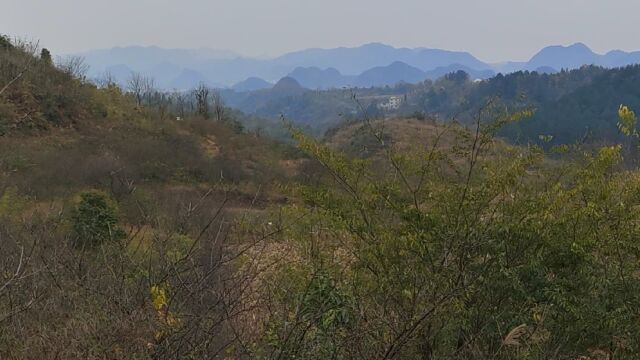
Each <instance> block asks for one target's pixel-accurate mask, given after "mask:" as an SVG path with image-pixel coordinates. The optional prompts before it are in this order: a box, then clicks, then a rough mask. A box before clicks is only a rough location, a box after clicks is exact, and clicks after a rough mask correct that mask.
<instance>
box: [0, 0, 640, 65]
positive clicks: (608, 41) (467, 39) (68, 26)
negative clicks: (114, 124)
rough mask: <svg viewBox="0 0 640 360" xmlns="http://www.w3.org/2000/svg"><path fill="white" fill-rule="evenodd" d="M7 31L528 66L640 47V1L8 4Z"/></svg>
mask: <svg viewBox="0 0 640 360" xmlns="http://www.w3.org/2000/svg"><path fill="white" fill-rule="evenodd" d="M0 9H2V11H0V33H5V34H8V35H13V36H20V37H27V38H29V39H37V40H40V44H41V45H42V46H45V47H49V48H50V49H52V50H53V51H54V52H55V53H66V52H78V51H82V50H88V49H96V48H106V47H112V46H124V45H158V46H162V47H180V48H195V47H210V48H216V49H229V50H235V51H237V52H240V53H241V54H246V55H279V54H281V53H283V52H286V51H291V50H298V49H302V48H309V47H336V46H354V45H361V44H364V43H368V42H384V43H387V44H390V45H394V46H407V47H417V46H423V47H430V48H443V49H450V50H466V51H470V52H471V53H473V54H474V55H476V56H477V57H479V58H480V59H481V60H484V61H502V60H525V59H528V58H529V57H530V56H531V55H533V54H534V53H535V52H536V51H537V50H539V49H540V48H542V47H543V46H546V45H550V44H563V45H568V44H571V43H574V42H578V41H580V42H584V43H586V44H587V45H589V46H590V47H591V48H593V49H594V50H596V51H598V52H604V51H607V50H611V49H624V50H636V49H640V36H639V35H640V21H638V15H639V14H640V0H441V1H435V0H388V1H382V0H322V1H320V0H0Z"/></svg>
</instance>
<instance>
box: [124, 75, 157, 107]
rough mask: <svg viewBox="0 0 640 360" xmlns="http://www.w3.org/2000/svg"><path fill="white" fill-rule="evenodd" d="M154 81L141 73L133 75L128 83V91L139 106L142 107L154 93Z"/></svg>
mask: <svg viewBox="0 0 640 360" xmlns="http://www.w3.org/2000/svg"><path fill="white" fill-rule="evenodd" d="M154 83H155V82H154V80H153V79H152V78H149V77H146V76H144V75H142V74H140V73H132V74H131V77H130V78H129V80H128V81H127V91H128V92H129V93H131V94H132V95H133V97H134V98H135V100H136V105H137V106H142V103H143V101H144V100H145V99H147V100H148V99H149V97H150V96H151V94H152V93H153V91H154Z"/></svg>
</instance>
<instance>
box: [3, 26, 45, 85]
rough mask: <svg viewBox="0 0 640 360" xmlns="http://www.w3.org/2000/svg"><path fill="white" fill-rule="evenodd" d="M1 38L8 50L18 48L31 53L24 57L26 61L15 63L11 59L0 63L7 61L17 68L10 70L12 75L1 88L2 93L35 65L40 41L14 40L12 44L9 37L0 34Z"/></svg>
mask: <svg viewBox="0 0 640 360" xmlns="http://www.w3.org/2000/svg"><path fill="white" fill-rule="evenodd" d="M0 40H2V43H3V44H5V43H6V44H7V45H5V47H6V48H7V49H8V50H11V49H14V48H18V49H20V50H21V51H23V52H25V53H27V55H29V56H26V57H23V58H24V59H26V61H24V62H23V63H22V64H13V63H12V62H11V61H2V62H0V63H5V62H6V63H7V64H8V65H10V66H11V67H14V68H17V71H16V72H13V71H9V73H12V75H10V76H9V79H7V81H6V83H5V84H4V86H2V88H0V95H2V94H3V93H4V92H5V91H7V89H8V88H9V87H11V85H13V84H14V83H16V82H17V81H18V80H20V79H21V78H22V77H23V76H24V75H25V74H26V73H27V72H28V71H29V70H30V69H31V67H32V66H33V63H34V60H35V58H36V57H35V55H36V53H37V52H38V49H39V42H35V43H34V42H28V41H21V40H13V42H14V44H11V42H10V41H9V39H8V38H6V37H3V36H0ZM0 69H1V67H0ZM2 70H4V69H2ZM3 72H4V71H3Z"/></svg>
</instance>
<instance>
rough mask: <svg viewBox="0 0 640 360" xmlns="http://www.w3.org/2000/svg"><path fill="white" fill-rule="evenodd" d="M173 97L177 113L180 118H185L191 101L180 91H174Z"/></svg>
mask: <svg viewBox="0 0 640 360" xmlns="http://www.w3.org/2000/svg"><path fill="white" fill-rule="evenodd" d="M171 97H172V98H173V102H174V104H175V108H176V112H177V113H178V116H180V117H181V118H184V115H185V112H186V110H187V105H188V103H187V102H188V101H189V99H188V97H187V95H186V94H185V93H183V92H180V91H178V90H174V91H173V94H172V95H171Z"/></svg>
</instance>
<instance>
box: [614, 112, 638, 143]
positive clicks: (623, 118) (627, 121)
mask: <svg viewBox="0 0 640 360" xmlns="http://www.w3.org/2000/svg"><path fill="white" fill-rule="evenodd" d="M618 118H619V119H620V121H618V129H620V132H622V133H623V134H625V135H627V136H631V135H633V136H637V135H638V132H637V131H636V123H637V122H638V118H637V117H636V114H635V112H633V111H632V110H631V109H629V107H627V106H624V105H620V109H618Z"/></svg>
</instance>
